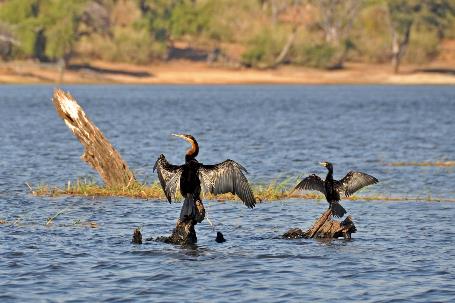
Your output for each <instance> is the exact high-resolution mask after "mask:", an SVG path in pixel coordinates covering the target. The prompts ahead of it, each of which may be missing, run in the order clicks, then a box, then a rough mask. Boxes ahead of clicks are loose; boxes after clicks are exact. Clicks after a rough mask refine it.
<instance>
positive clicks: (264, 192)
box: [27, 178, 455, 221]
mask: <svg viewBox="0 0 455 303" xmlns="http://www.w3.org/2000/svg"><path fill="white" fill-rule="evenodd" d="M27 186H28V187H29V189H30V192H31V193H32V194H33V195H34V196H47V197H59V196H83V197H126V198H134V199H145V200H148V199H154V200H163V201H166V196H165V195H164V192H163V190H162V188H161V185H160V184H159V182H158V181H155V182H153V183H151V184H145V183H143V184H141V183H134V184H131V185H130V186H128V187H126V186H125V187H106V186H103V185H100V184H98V183H96V182H95V181H93V180H91V179H79V180H77V181H76V182H70V181H68V183H67V184H66V185H64V186H62V187H58V186H49V185H38V186H36V187H32V186H30V185H28V184H27ZM294 186H295V182H294V181H293V179H292V178H287V179H285V180H283V181H281V182H278V181H276V180H275V181H272V182H270V183H266V184H252V185H251V187H252V189H253V193H254V196H255V197H256V199H257V202H267V201H277V200H286V199H304V200H325V197H324V196H323V195H322V194H321V193H317V192H305V193H302V192H294V191H293V188H294ZM203 198H204V200H216V201H240V200H239V198H238V197H237V196H235V195H232V194H222V195H212V194H205V195H204V196H203ZM343 200H350V201H426V202H455V199H450V198H440V197H433V196H431V195H427V196H387V195H376V194H369V195H367V196H365V195H361V196H359V195H354V196H351V197H349V198H345V199H343ZM176 201H182V197H177V199H176ZM51 221H52V220H51Z"/></svg>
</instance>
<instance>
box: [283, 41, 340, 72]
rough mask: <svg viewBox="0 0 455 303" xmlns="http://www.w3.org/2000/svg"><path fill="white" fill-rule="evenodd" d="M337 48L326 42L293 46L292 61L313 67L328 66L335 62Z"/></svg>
mask: <svg viewBox="0 0 455 303" xmlns="http://www.w3.org/2000/svg"><path fill="white" fill-rule="evenodd" d="M336 54H337V50H336V49H335V48H334V47H332V46H330V45H328V44H326V43H323V44H303V45H297V46H296V47H295V48H294V56H293V61H292V63H295V64H299V65H304V66H308V67H315V68H329V67H332V66H333V65H334V64H335V63H336V62H335V56H336Z"/></svg>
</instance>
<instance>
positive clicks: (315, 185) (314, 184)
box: [294, 174, 325, 195]
mask: <svg viewBox="0 0 455 303" xmlns="http://www.w3.org/2000/svg"><path fill="white" fill-rule="evenodd" d="M294 190H317V191H319V192H321V193H323V194H324V195H325V186H324V181H322V179H321V178H320V177H319V176H316V175H315V174H312V175H309V176H308V177H306V178H305V179H303V180H302V181H300V183H299V184H297V186H296V187H295V188H294Z"/></svg>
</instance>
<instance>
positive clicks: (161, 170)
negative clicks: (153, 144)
mask: <svg viewBox="0 0 455 303" xmlns="http://www.w3.org/2000/svg"><path fill="white" fill-rule="evenodd" d="M155 169H156V170H157V173H158V179H159V180H160V183H161V187H162V188H163V191H164V194H165V195H166V198H167V200H168V201H169V203H171V201H172V197H174V199H175V196H176V194H177V193H179V192H180V176H181V175H182V170H183V169H182V167H181V166H178V165H172V164H170V163H169V162H167V160H166V157H164V155H163V154H161V155H160V156H159V157H158V160H156V162H155V166H154V167H153V171H155Z"/></svg>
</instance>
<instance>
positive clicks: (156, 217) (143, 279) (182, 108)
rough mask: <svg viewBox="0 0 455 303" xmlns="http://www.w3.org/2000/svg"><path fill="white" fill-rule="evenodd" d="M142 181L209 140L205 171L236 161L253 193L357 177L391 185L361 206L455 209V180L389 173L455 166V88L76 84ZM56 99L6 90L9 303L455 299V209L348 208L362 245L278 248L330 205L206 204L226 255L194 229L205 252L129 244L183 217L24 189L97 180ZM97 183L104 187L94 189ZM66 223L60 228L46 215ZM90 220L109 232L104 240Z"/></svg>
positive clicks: (0, 140) (3, 184)
mask: <svg viewBox="0 0 455 303" xmlns="http://www.w3.org/2000/svg"><path fill="white" fill-rule="evenodd" d="M66 89H67V90H69V91H71V93H72V94H73V95H74V96H75V97H76V99H77V100H78V101H79V103H80V104H81V105H82V106H83V107H84V109H85V110H86V112H87V114H88V115H89V116H90V117H91V118H92V120H94V122H95V123H96V124H97V126H98V127H99V128H100V129H101V130H102V131H103V132H104V134H105V135H106V137H107V138H109V140H110V141H111V142H112V143H113V145H114V146H115V147H116V148H117V149H118V150H119V151H120V153H121V154H122V155H123V157H124V158H125V160H126V161H127V162H128V164H129V166H130V167H131V168H133V169H134V170H135V172H136V174H137V175H138V176H139V179H141V180H144V179H145V180H146V182H152V181H153V180H154V179H155V176H154V175H153V174H152V172H151V170H152V167H153V164H154V161H155V159H156V158H157V156H158V155H159V154H160V153H164V154H166V156H167V158H168V159H169V160H170V161H172V162H174V163H180V162H182V161H183V154H184V151H185V149H186V148H187V145H186V144H185V143H184V142H183V141H181V140H178V139H176V138H173V137H170V134H171V133H175V132H187V133H191V134H193V135H194V136H195V137H196V138H197V139H198V141H199V143H200V147H201V151H200V155H199V160H200V161H202V162H204V163H213V162H220V161H222V160H224V159H226V158H231V159H234V160H236V161H238V162H240V163H242V164H243V165H244V166H246V167H247V168H248V170H249V171H250V174H249V176H248V177H249V179H250V180H251V181H253V182H255V183H258V182H268V181H270V180H275V179H278V180H282V179H285V178H287V177H292V178H297V177H298V176H302V175H305V174H308V173H318V174H324V173H325V171H324V169H323V168H321V167H320V166H318V165H317V163H318V162H320V161H324V160H326V161H331V162H333V163H334V165H335V177H336V178H341V177H342V176H344V174H345V173H346V172H347V171H348V170H351V169H355V170H361V171H364V172H367V173H369V174H372V175H374V176H376V177H378V179H380V180H381V182H380V183H379V184H377V185H375V186H372V187H370V188H367V189H365V190H364V191H362V193H361V194H363V195H366V196H368V195H373V194H374V195H384V196H399V197H418V198H425V197H427V196H431V197H433V198H434V197H440V198H442V199H443V200H444V199H453V198H455V186H454V184H455V171H454V170H455V168H453V167H448V168H440V167H393V166H387V165H386V164H387V163H390V162H402V161H406V162H413V161H415V162H419V161H439V160H454V158H455V145H454V143H455V140H454V133H455V120H454V119H455V88H454V87H450V86H419V87H415V86H407V87H399V86H95V85H94V86H68V87H66ZM51 95H52V87H51V86H0V220H6V221H7V223H6V224H1V225H0V243H1V246H0V290H1V291H0V301H1V302H9V301H16V302H23V301H33V302H37V301H56V302H60V301H74V302H87V301H132V300H137V301H144V302H148V301H161V302H175V301H203V302H228V301H248V302H254V301H257V302H264V301H273V302H280V301H281V302H289V301H294V302H303V301H305V302H308V301H331V302H333V301H362V302H388V301H400V300H403V301H407V302H410V301H414V302H450V301H454V300H455V250H454V248H455V245H454V244H455V240H454V237H455V227H454V224H453V217H454V216H455V203H450V202H440V203H435V202H422V201H412V200H411V201H408V202H385V201H356V202H349V201H345V202H343V205H344V206H345V208H346V209H347V210H348V212H349V213H350V214H351V215H352V216H353V217H354V220H355V222H356V225H357V227H358V233H356V234H354V235H353V236H354V239H353V240H351V241H344V240H335V241H330V242H323V241H314V240H294V241H291V240H281V239H278V238H277V237H278V236H279V235H281V234H282V233H284V232H285V231H286V230H287V229H289V228H290V227H301V228H306V227H308V226H309V225H310V224H311V223H312V221H313V220H314V219H315V218H316V217H317V216H318V215H319V214H320V213H321V212H322V211H323V210H324V209H325V208H326V207H327V205H326V202H320V201H311V200H305V201H300V200H297V199H292V200H285V201H275V202H269V203H262V204H259V205H258V206H257V208H256V209H254V210H253V211H251V210H248V209H247V208H245V207H244V206H243V205H242V204H240V203H235V202H226V203H220V202H216V201H206V202H205V205H206V209H207V211H208V217H209V218H210V219H211V220H212V221H213V222H214V223H215V226H216V229H217V230H220V231H222V232H223V234H224V235H225V237H226V238H227V240H228V241H227V242H226V243H223V244H218V243H216V242H215V241H214V238H215V232H214V231H213V230H212V229H211V227H210V226H209V225H208V224H207V223H206V222H203V223H202V224H200V225H198V226H197V231H198V238H199V242H198V246H197V247H196V248H193V249H189V248H181V247H177V246H172V245H167V244H163V243H156V242H148V243H147V244H144V245H141V246H134V245H132V244H130V240H131V235H132V231H133V229H134V228H135V227H137V226H141V227H142V232H143V234H144V236H145V237H149V236H158V235H166V234H169V232H170V230H171V228H172V227H173V225H174V223H175V218H176V217H177V215H178V213H179V209H180V204H171V205H170V204H168V203H163V202H162V201H160V202H158V201H142V200H133V199H124V198H82V197H60V198H45V197H34V196H32V195H30V194H29V192H28V189H27V186H26V185H25V182H28V183H30V184H31V185H37V184H40V183H45V184H55V185H63V184H64V183H65V182H67V180H75V179H76V178H78V177H87V176H94V174H93V172H92V171H91V170H90V168H88V167H87V166H86V165H85V164H84V163H83V162H81V161H80V160H79V156H80V155H81V154H82V152H83V150H82V147H81V145H80V144H79V143H78V142H77V140H75V138H74V137H73V136H72V134H71V133H70V131H69V130H68V128H67V127H66V126H65V125H64V123H63V122H62V121H61V120H60V119H59V118H58V117H57V114H56V113H55V110H54V108H53V106H52V103H51V101H50V98H51ZM95 178H96V176H95ZM59 212H62V214H61V215H59V216H58V217H57V218H56V219H55V220H54V223H53V224H51V225H48V226H46V225H45V223H46V221H47V218H48V217H50V216H53V215H55V214H56V213H59ZM87 222H96V224H97V227H96V228H91V227H89V226H88V224H87Z"/></svg>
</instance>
